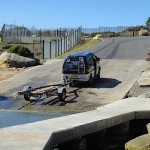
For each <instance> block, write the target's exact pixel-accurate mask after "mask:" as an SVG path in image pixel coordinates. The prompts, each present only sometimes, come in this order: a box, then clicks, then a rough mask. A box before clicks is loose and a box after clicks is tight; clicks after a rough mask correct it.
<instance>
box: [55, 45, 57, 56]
mask: <svg viewBox="0 0 150 150" xmlns="http://www.w3.org/2000/svg"><path fill="white" fill-rule="evenodd" d="M55 57H57V42H55Z"/></svg>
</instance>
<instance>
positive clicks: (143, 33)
mask: <svg viewBox="0 0 150 150" xmlns="http://www.w3.org/2000/svg"><path fill="white" fill-rule="evenodd" d="M148 35H149V32H148V30H147V29H143V28H142V29H141V30H140V31H139V36H148Z"/></svg>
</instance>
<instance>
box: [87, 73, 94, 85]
mask: <svg viewBox="0 0 150 150" xmlns="http://www.w3.org/2000/svg"><path fill="white" fill-rule="evenodd" d="M92 83H93V78H92V75H90V78H89V80H88V85H91V84H92Z"/></svg>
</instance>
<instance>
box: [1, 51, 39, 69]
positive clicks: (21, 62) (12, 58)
mask: <svg viewBox="0 0 150 150" xmlns="http://www.w3.org/2000/svg"><path fill="white" fill-rule="evenodd" d="M0 62H6V63H8V64H10V66H11V67H16V68H22V67H29V66H35V65H39V60H38V59H36V58H27V57H23V56H19V55H17V54H15V53H7V52H3V53H2V54H1V55H0Z"/></svg>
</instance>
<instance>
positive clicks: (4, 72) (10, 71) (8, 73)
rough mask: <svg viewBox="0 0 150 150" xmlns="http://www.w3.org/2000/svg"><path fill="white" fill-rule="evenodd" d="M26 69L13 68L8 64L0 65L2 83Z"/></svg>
mask: <svg viewBox="0 0 150 150" xmlns="http://www.w3.org/2000/svg"><path fill="white" fill-rule="evenodd" d="M25 70H26V68H11V67H9V65H8V64H0V81H2V80H7V79H8V78H10V77H12V76H14V75H15V74H18V73H21V72H23V71H25Z"/></svg>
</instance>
